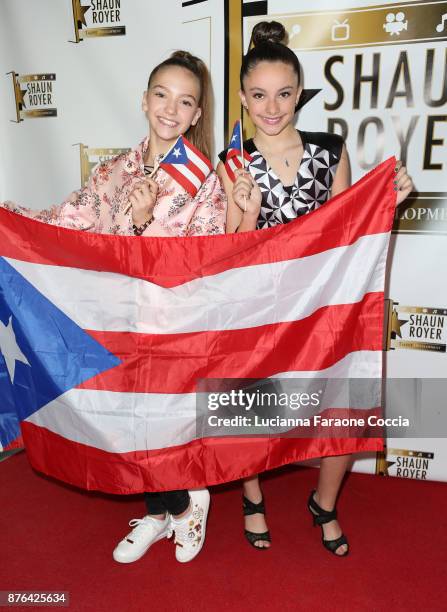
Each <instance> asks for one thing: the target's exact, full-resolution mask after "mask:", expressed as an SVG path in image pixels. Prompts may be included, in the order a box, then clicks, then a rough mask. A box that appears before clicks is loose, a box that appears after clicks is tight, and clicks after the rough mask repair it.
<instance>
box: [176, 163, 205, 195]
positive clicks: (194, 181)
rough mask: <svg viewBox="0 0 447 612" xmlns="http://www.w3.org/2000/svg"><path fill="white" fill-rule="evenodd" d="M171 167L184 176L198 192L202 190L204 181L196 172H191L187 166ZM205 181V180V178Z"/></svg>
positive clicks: (177, 165)
mask: <svg viewBox="0 0 447 612" xmlns="http://www.w3.org/2000/svg"><path fill="white" fill-rule="evenodd" d="M171 166H172V167H173V168H175V169H176V170H177V171H178V172H180V174H182V175H183V176H184V177H186V178H187V179H188V181H189V182H190V183H192V184H193V185H194V187H195V188H196V189H197V190H199V189H200V187H201V185H202V183H203V181H201V180H200V179H199V177H198V176H196V175H195V174H194V172H191V170H190V169H189V168H188V167H187V166H186V165H185V164H171ZM203 180H205V177H204V179H203Z"/></svg>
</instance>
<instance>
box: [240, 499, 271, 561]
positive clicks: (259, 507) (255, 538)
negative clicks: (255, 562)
mask: <svg viewBox="0 0 447 612" xmlns="http://www.w3.org/2000/svg"><path fill="white" fill-rule="evenodd" d="M242 502H243V506H242V507H243V510H244V516H249V515H250V514H265V505H264V499H261V501H260V502H259V504H255V503H253V502H252V501H250V500H249V499H247V498H246V497H245V495H243V496H242ZM244 533H245V537H246V538H247V540H248V541H249V543H250V544H251V545H252V546H253V547H254V548H257V549H258V550H268V548H270V547H269V546H256V542H260V541H261V542H271V541H272V539H271V537H270V531H268V530H267V531H264V532H262V533H255V532H254V531H249V530H248V529H244Z"/></svg>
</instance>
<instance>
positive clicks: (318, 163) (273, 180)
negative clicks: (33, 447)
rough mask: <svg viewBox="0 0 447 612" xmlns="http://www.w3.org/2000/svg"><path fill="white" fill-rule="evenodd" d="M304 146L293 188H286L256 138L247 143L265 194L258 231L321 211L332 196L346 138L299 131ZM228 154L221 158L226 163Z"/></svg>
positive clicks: (250, 167) (252, 169) (250, 166)
mask: <svg viewBox="0 0 447 612" xmlns="http://www.w3.org/2000/svg"><path fill="white" fill-rule="evenodd" d="M298 133H299V135H300V137H301V141H302V143H303V150H304V151H303V158H302V160H301V163H300V165H299V168H298V172H297V175H296V178H295V182H294V184H293V185H289V186H284V185H283V184H282V183H281V181H280V179H279V178H278V177H277V176H276V174H275V172H274V171H273V170H272V169H271V168H270V166H269V165H268V163H267V161H266V160H265V159H264V157H263V156H262V155H261V153H260V152H259V151H258V150H257V149H256V145H255V144H254V142H253V139H250V140H246V141H245V142H244V149H245V150H246V151H247V153H249V154H250V155H251V157H252V161H251V162H250V163H249V164H248V165H247V169H248V170H249V171H250V174H251V175H252V177H253V178H254V179H255V181H256V182H257V184H258V185H259V188H260V189H261V193H262V204H261V211H260V213H259V217H258V222H257V228H258V229H263V228H267V227H273V226H275V225H278V223H288V222H289V221H292V220H293V219H296V218H297V217H300V216H301V215H305V214H307V213H309V212H312V211H313V210H316V209H317V208H319V207H320V206H321V205H322V204H324V203H325V202H326V201H327V200H328V199H329V198H330V197H331V188H332V182H333V180H334V176H335V172H336V170H337V166H338V162H339V161H340V156H341V151H342V147H343V139H342V138H341V136H338V135H337V134H329V133H326V132H303V131H301V130H298ZM225 153H226V152H225V151H223V152H222V153H221V154H220V155H219V157H220V159H221V160H222V161H224V160H225Z"/></svg>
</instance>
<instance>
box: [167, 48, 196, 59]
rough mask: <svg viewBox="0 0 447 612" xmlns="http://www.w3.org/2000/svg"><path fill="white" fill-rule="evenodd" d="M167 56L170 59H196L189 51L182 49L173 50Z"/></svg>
mask: <svg viewBox="0 0 447 612" xmlns="http://www.w3.org/2000/svg"><path fill="white" fill-rule="evenodd" d="M169 57H170V58H171V59H181V60H194V59H196V58H195V57H194V56H193V55H191V53H189V52H188V51H182V50H181V49H179V50H178V51H174V52H173V53H171V55H170V56H169Z"/></svg>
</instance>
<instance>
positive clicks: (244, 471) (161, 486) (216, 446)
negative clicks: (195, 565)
mask: <svg viewBox="0 0 447 612" xmlns="http://www.w3.org/2000/svg"><path fill="white" fill-rule="evenodd" d="M359 413H360V414H359ZM370 414H379V412H378V410H377V409H372V410H371V411H367V410H362V411H359V410H349V411H348V410H347V411H344V410H341V409H339V410H337V413H336V416H338V417H340V418H342V417H345V416H349V417H353V416H357V417H363V418H367V415H370ZM328 416H329V415H328ZM22 432H23V437H24V440H25V443H26V448H27V455H28V458H29V460H30V462H31V465H32V466H33V467H34V468H35V469H36V470H39V471H40V472H43V473H44V474H48V475H50V476H52V477H54V478H59V479H60V480H63V481H65V482H68V483H70V484H72V485H75V486H77V487H81V488H83V489H89V490H99V491H103V492H105V493H117V494H129V493H142V492H144V491H169V490H176V489H197V488H202V487H204V486H208V485H214V484H221V483H224V482H229V481H231V480H238V479H239V478H244V477H248V476H252V475H253V474H259V473H261V472H264V471H267V470H271V469H274V468H276V467H279V466H281V465H286V464H288V463H293V462H295V461H304V460H306V459H310V458H314V457H322V456H325V455H328V454H330V455H346V454H351V453H359V452H364V451H380V450H383V441H382V439H380V438H291V437H283V438H273V437H269V438H264V437H262V438H261V437H252V438H242V437H240V438H234V437H233V438H224V437H222V438H205V439H201V440H194V441H193V442H190V443H189V444H185V445H183V446H176V447H170V448H167V449H160V450H155V451H146V450H145V451H135V452H130V453H108V452H106V451H103V450H100V449H98V448H94V447H91V446H86V445H84V444H79V443H77V442H71V441H70V440H67V439H65V438H63V437H62V436H59V435H58V434H55V433H53V432H51V431H49V430H47V429H44V428H41V427H38V426H36V425H34V424H32V423H27V422H26V421H25V422H24V423H22ZM235 457H237V461H235Z"/></svg>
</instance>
